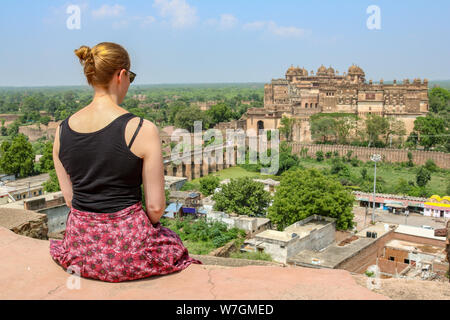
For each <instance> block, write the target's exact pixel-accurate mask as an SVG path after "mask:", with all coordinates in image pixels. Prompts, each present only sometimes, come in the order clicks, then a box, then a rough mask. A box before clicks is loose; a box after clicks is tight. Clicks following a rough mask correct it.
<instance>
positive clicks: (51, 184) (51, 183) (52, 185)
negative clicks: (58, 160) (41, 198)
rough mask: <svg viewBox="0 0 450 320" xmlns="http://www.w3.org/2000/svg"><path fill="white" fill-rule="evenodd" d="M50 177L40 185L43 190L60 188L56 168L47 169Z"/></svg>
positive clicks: (48, 190)
mask: <svg viewBox="0 0 450 320" xmlns="http://www.w3.org/2000/svg"><path fill="white" fill-rule="evenodd" d="M49 176H50V178H49V179H48V180H47V181H45V182H44V183H43V184H42V186H43V187H44V191H45V192H57V191H60V190H61V187H60V186H59V180H58V176H57V175H56V170H55V169H52V170H50V171H49Z"/></svg>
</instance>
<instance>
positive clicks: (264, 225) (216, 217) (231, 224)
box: [205, 210, 271, 235]
mask: <svg viewBox="0 0 450 320" xmlns="http://www.w3.org/2000/svg"><path fill="white" fill-rule="evenodd" d="M205 212H206V220H207V221H210V222H214V221H219V222H223V223H225V224H226V225H227V227H228V228H238V229H242V230H245V231H246V232H247V233H248V234H253V235H254V234H257V233H259V232H263V231H264V230H267V229H270V227H271V223H270V219H268V218H263V217H249V216H246V215H240V216H238V215H230V214H227V213H225V212H222V211H213V210H211V211H207V210H205Z"/></svg>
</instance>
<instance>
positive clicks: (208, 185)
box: [199, 175, 220, 197]
mask: <svg viewBox="0 0 450 320" xmlns="http://www.w3.org/2000/svg"><path fill="white" fill-rule="evenodd" d="M199 182H200V192H201V193H202V194H203V195H204V196H206V197H207V196H210V195H211V194H213V193H214V190H215V189H216V188H217V187H219V185H220V179H219V177H215V176H212V175H209V176H206V177H203V178H200V180H199Z"/></svg>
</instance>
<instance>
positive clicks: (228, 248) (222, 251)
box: [208, 240, 236, 258]
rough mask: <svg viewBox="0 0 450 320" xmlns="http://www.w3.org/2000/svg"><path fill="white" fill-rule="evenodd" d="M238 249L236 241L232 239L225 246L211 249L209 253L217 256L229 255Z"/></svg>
mask: <svg viewBox="0 0 450 320" xmlns="http://www.w3.org/2000/svg"><path fill="white" fill-rule="evenodd" d="M234 250H236V245H235V241H234V240H231V241H229V242H228V243H226V244H225V245H224V246H222V247H220V248H217V249H215V250H213V251H211V252H210V253H209V254H208V255H210V256H215V257H225V258H226V257H229V256H230V253H231V252H232V251H234Z"/></svg>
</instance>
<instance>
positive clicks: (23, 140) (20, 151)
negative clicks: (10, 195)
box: [0, 133, 34, 178]
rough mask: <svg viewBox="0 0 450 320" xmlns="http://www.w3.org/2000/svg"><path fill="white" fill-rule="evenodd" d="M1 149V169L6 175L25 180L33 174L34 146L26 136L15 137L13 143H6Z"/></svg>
mask: <svg viewBox="0 0 450 320" xmlns="http://www.w3.org/2000/svg"><path fill="white" fill-rule="evenodd" d="M0 149H1V158H0V167H1V169H2V170H3V172H4V173H7V174H15V175H16V176H19V177H21V178H24V177H27V176H29V175H30V174H31V173H32V172H33V167H34V153H33V146H32V145H31V143H30V142H29V141H28V138H27V137H26V136H25V135H24V134H22V133H20V134H18V135H17V136H15V137H14V139H13V141H12V143H11V142H9V141H4V142H3V143H2V144H1V146H0Z"/></svg>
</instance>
